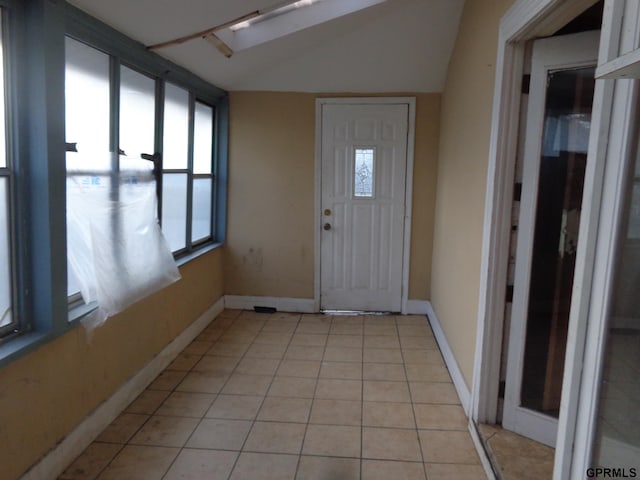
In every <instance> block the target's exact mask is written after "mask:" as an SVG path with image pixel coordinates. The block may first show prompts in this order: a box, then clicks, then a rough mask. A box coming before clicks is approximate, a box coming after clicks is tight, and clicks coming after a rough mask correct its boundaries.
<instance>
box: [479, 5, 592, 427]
mask: <svg viewBox="0 0 640 480" xmlns="http://www.w3.org/2000/svg"><path fill="white" fill-rule="evenodd" d="M594 3H595V0H572V1H563V0H517V1H516V2H515V3H514V4H513V5H512V6H511V7H510V8H509V10H508V11H507V12H506V13H505V15H504V16H503V17H502V20H501V21H500V28H499V37H498V52H497V61H496V81H495V87H494V96H493V113H492V118H491V138H490V144H489V165H488V171H487V197H486V201H485V214H484V231H483V239H482V257H481V267H480V289H479V299H478V324H477V332H478V333H477V336H476V349H475V360H474V365H475V368H474V374H473V383H472V391H471V397H472V418H473V419H474V421H476V422H486V423H495V421H496V416H497V411H498V390H499V381H500V360H501V354H502V334H503V332H502V327H503V322H504V304H505V289H506V284H507V283H506V282H507V266H508V258H507V256H506V255H504V252H507V251H508V249H509V243H510V230H511V199H512V198H513V178H514V168H515V160H514V159H515V158H516V152H517V140H518V129H519V121H520V118H519V117H520V96H521V94H520V87H521V82H522V74H523V73H524V55H525V42H526V41H527V40H530V39H533V38H536V37H539V36H545V35H547V34H549V33H550V32H553V31H555V29H557V28H558V27H559V26H562V25H563V24H565V23H566V22H567V21H568V20H570V19H572V18H573V17H575V16H576V15H577V14H579V13H580V12H581V11H583V10H584V9H585V8H587V7H588V6H590V5H592V4H594Z"/></svg>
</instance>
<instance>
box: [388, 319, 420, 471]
mask: <svg viewBox="0 0 640 480" xmlns="http://www.w3.org/2000/svg"><path fill="white" fill-rule="evenodd" d="M395 320H396V329H397V330H398V340H399V342H400V355H401V356H402V368H403V370H404V376H405V378H406V382H407V390H409V400H411V412H412V413H413V424H414V426H415V432H416V437H417V439H418V448H419V450H420V458H421V459H422V471H423V472H424V477H425V479H426V480H428V476H427V465H426V462H425V458H424V450H423V448H422V440H421V438H420V429H419V428H418V416H417V415H416V409H415V404H414V401H413V392H412V391H411V385H410V384H409V375H408V374H407V364H406V362H405V360H404V349H403V348H402V337H401V336H400V326H399V325H398V320H397V319H395Z"/></svg>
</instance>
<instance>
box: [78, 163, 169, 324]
mask: <svg viewBox="0 0 640 480" xmlns="http://www.w3.org/2000/svg"><path fill="white" fill-rule="evenodd" d="M110 156H111V154H105V155H103V158H102V159H95V158H87V155H86V154H81V153H76V154H68V155H67V243H68V246H67V251H68V260H69V268H70V270H72V273H73V275H74V276H75V277H76V279H77V282H78V286H79V288H80V292H81V293H82V297H83V299H84V301H85V302H86V303H90V302H94V301H95V302H97V304H98V311H97V316H96V317H97V322H96V323H95V324H94V326H97V325H99V324H100V323H102V322H103V321H104V320H105V319H106V318H108V317H110V316H113V315H115V314H116V313H118V312H121V311H122V310H124V309H126V308H127V307H128V306H130V305H132V304H133V303H135V302H137V301H139V300H141V299H142V298H144V297H146V296H148V295H150V294H152V293H154V292H156V291H158V290H160V289H162V288H164V287H166V286H168V285H170V284H171V283H173V282H175V281H177V280H178V279H179V278H180V274H179V272H178V269H177V267H176V264H175V261H174V259H173V256H172V254H171V250H170V249H169V246H168V244H167V242H166V240H165V239H164V237H163V235H162V232H161V230H160V226H159V225H158V221H157V216H156V212H157V199H156V185H155V178H154V176H153V164H152V163H151V162H148V161H145V160H142V159H130V158H127V157H120V160H119V171H118V172H115V171H101V170H93V171H87V169H86V166H87V165H92V164H93V165H95V164H96V163H97V164H108V163H110V159H109V158H110ZM96 160H98V161H97V162H96Z"/></svg>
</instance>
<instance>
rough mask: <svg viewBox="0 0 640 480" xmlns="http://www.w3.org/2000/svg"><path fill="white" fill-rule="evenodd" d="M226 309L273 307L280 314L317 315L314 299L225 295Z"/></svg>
mask: <svg viewBox="0 0 640 480" xmlns="http://www.w3.org/2000/svg"><path fill="white" fill-rule="evenodd" d="M224 306H225V308H233V309H238V310H253V307H272V308H275V309H276V310H278V311H280V312H295V313H315V312H316V309H315V302H314V300H313V298H286V297H251V296H245V295H225V297H224Z"/></svg>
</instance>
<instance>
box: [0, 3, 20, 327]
mask: <svg viewBox="0 0 640 480" xmlns="http://www.w3.org/2000/svg"><path fill="white" fill-rule="evenodd" d="M10 16H11V11H10V9H9V8H7V5H6V4H5V3H4V2H0V41H1V42H2V56H1V57H0V61H1V62H2V63H3V68H2V71H3V77H4V78H3V83H4V91H3V92H0V93H1V94H3V95H4V112H2V114H3V115H4V117H5V128H4V130H5V131H4V132H3V134H4V136H5V157H6V165H5V166H4V167H0V178H6V179H7V191H6V195H7V198H6V202H7V211H6V216H7V230H8V231H7V240H8V242H7V243H8V247H9V252H8V253H9V255H8V256H9V283H10V284H9V288H10V292H9V300H10V302H11V303H10V310H11V312H12V320H11V322H10V323H8V324H7V325H5V326H2V327H0V339H3V338H6V337H10V336H13V335H15V334H16V333H18V332H19V330H20V326H21V322H20V315H19V314H17V313H16V310H17V307H18V305H19V302H18V301H17V288H16V285H17V280H18V279H17V274H18V269H17V265H18V259H17V258H16V243H17V242H16V240H15V232H16V227H17V225H16V205H17V198H16V195H15V191H16V188H15V178H14V177H15V174H14V159H13V142H12V135H11V132H12V130H13V128H12V125H13V121H12V120H13V115H12V111H13V96H12V95H10V92H11V91H12V80H11V75H12V72H13V70H14V69H13V65H12V62H11V60H12V58H13V55H12V48H11V46H12V42H11V39H10V33H11V26H10V21H9V19H10Z"/></svg>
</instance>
